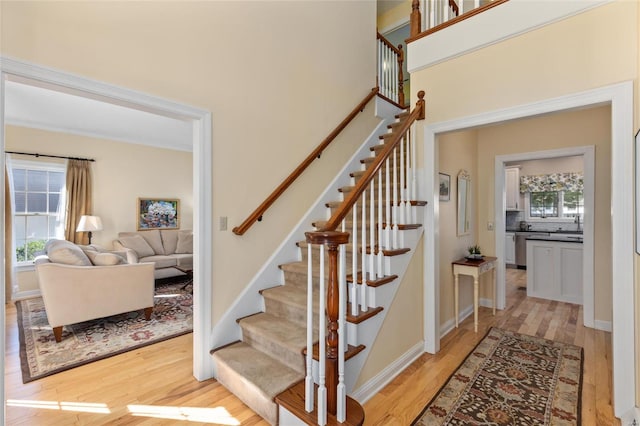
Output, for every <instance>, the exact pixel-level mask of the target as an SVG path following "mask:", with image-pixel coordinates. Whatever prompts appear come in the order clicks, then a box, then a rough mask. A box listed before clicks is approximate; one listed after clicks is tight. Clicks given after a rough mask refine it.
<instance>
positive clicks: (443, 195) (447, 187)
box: [438, 173, 451, 201]
mask: <svg viewBox="0 0 640 426" xmlns="http://www.w3.org/2000/svg"><path fill="white" fill-rule="evenodd" d="M438 174H439V175H440V184H439V185H438V187H439V190H438V191H439V193H440V201H449V200H450V199H451V176H449V175H447V174H444V173H438Z"/></svg>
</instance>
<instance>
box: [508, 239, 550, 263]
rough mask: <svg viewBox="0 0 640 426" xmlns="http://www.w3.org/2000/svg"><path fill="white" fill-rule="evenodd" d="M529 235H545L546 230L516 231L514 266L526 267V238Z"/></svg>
mask: <svg viewBox="0 0 640 426" xmlns="http://www.w3.org/2000/svg"><path fill="white" fill-rule="evenodd" d="M531 235H541V236H542V235H546V236H548V235H549V233H548V232H516V266H517V267H518V269H527V238H528V237H529V236H531Z"/></svg>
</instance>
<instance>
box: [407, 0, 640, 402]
mask: <svg viewBox="0 0 640 426" xmlns="http://www.w3.org/2000/svg"><path fill="white" fill-rule="evenodd" d="M639 9H640V6H639V4H638V2H637V1H624V0H619V1H614V2H611V3H607V4H605V5H603V6H599V7H596V8H594V9H591V10H589V11H587V12H585V13H582V14H579V15H577V16H574V17H570V18H567V19H563V20H561V21H558V22H556V23H553V24H551V25H548V26H545V27H542V28H539V29H536V30H534V31H531V32H528V33H526V34H522V35H520V36H518V37H515V38H512V39H509V40H506V41H503V42H501V43H497V44H494V45H492V46H489V47H486V48H484V49H481V50H478V51H475V52H472V53H469V54H467V55H464V56H461V57H458V58H454V59H452V60H449V61H446V62H443V63H440V64H437V65H434V66H432V67H429V68H427V69H424V70H421V71H418V72H414V73H413V74H412V75H411V86H412V87H413V88H414V89H413V90H414V92H415V91H417V90H419V89H421V90H425V91H426V94H427V95H426V99H427V118H426V120H427V122H428V123H436V122H441V121H444V120H449V119H455V118H460V117H466V116H469V115H472V114H478V113H482V112H487V111H494V110H498V109H502V108H508V107H512V106H517V105H522V104H527V103H531V102H535V101H539V100H544V99H551V98H555V97H558V96H562V95H566V94H571V93H577V92H581V91H584V90H589V89H594V88H598V87H601V86H606V85H610V84H615V83H619V82H622V81H629V80H632V81H633V82H634V87H635V97H634V98H635V99H634V105H635V114H634V120H635V121H634V123H635V129H637V128H638V126H639V125H640V116H639V114H638V111H640V87H639V86H640V84H639V83H640V81H639V78H640V75H639V74H640V55H639V49H638V45H639V39H640V37H639V29H640V10H639ZM470 75H472V76H473V78H467V77H468V76H470ZM479 82H481V83H479ZM414 96H415V94H414ZM412 102H415V98H412ZM629 136H631V135H629ZM418 158H420V157H418ZM492 170H493V167H492V168H491V173H492ZM600 177H601V175H598V176H597V177H596V180H597V181H599V180H600ZM606 179H608V177H605V180H606ZM597 185H601V183H600V182H598V183H597ZM596 190H598V189H596ZM489 208H490V209H491V212H492V211H493V206H492V205H490V206H489ZM597 238H598V237H597V236H596V240H597ZM485 240H491V238H488V237H487V236H486V235H481V236H480V242H481V244H484V241H485ZM609 241H610V240H609ZM609 257H610V256H609ZM636 271H637V269H636ZM596 279H597V280H598V278H597V277H596ZM638 293H640V278H639V277H638V273H637V272H636V294H638ZM638 299H640V296H637V300H638ZM603 305H610V302H605V303H599V304H598V307H597V311H596V316H597V317H598V318H602V317H610V313H608V312H604V311H603V310H602V308H601V307H600V306H603ZM636 323H637V325H638V327H637V328H636V330H640V315H639V318H637V320H636ZM638 346H639V347H638V348H637V350H636V359H640V358H639V357H640V337H638ZM636 383H637V385H638V386H637V387H638V388H639V390H640V371H639V372H638V377H637V380H636ZM637 394H638V395H640V392H638V393H637ZM638 402H639V403H640V401H638Z"/></svg>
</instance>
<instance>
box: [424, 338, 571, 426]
mask: <svg viewBox="0 0 640 426" xmlns="http://www.w3.org/2000/svg"><path fill="white" fill-rule="evenodd" d="M582 364H583V353H582V348H580V347H578V346H573V345H568V344H564V343H559V342H555V341H551V340H546V339H541V338H538V337H532V336H527V335H523V334H518V333H513V332H510V331H505V330H501V329H498V328H492V329H490V330H489V333H487V335H486V336H485V337H484V339H483V340H482V341H480V343H478V345H477V346H476V347H475V349H474V350H473V351H472V352H471V354H469V356H467V358H466V359H465V361H464V362H463V363H462V365H461V366H460V367H458V369H457V370H456V371H455V372H454V373H453V375H452V376H451V377H450V378H449V380H448V381H447V383H446V384H445V385H444V386H443V387H442V388H441V389H440V391H439V392H438V393H437V394H436V396H435V397H434V398H433V399H432V400H431V402H429V404H427V406H426V407H425V409H424V410H423V411H422V413H420V415H419V416H418V417H417V418H416V419H415V420H414V421H413V423H412V425H416V426H417V425H421V426H422V425H424V426H427V425H428V426H437V425H465V426H470V425H497V426H502V425H579V424H580V404H581V402H580V401H581V396H582V395H581V393H582Z"/></svg>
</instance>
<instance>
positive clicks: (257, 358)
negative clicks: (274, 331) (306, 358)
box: [212, 342, 304, 424]
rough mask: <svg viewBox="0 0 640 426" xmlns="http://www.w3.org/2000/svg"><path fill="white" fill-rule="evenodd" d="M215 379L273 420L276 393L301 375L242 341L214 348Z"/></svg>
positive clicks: (274, 422) (298, 379)
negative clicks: (216, 376)
mask: <svg viewBox="0 0 640 426" xmlns="http://www.w3.org/2000/svg"><path fill="white" fill-rule="evenodd" d="M212 357H213V358H214V360H215V361H216V364H217V366H218V381H219V382H220V383H222V385H223V386H225V387H226V388H227V389H229V390H230V391H231V392H233V393H234V394H235V395H236V396H238V398H240V400H242V401H243V402H244V403H245V404H247V405H248V406H249V407H251V409H253V410H254V411H256V412H257V413H258V414H260V415H261V416H262V417H264V418H265V419H267V420H268V421H269V422H270V423H271V424H276V422H277V418H278V414H277V412H278V407H277V405H276V403H275V402H274V399H275V397H276V396H277V395H278V394H279V393H281V392H283V391H284V390H286V389H288V388H289V387H291V386H292V385H294V384H295V383H297V382H298V381H300V380H302V379H303V378H304V374H302V373H300V372H297V371H295V370H293V369H291V368H289V367H287V366H286V365H284V364H283V363H281V362H280V361H278V360H276V359H274V358H272V357H270V356H269V355H267V354H265V353H264V352H261V351H259V350H257V349H255V348H253V347H251V346H249V345H248V344H246V343H244V342H238V343H235V344H232V345H229V346H226V347H224V348H222V349H220V350H217V351H215V352H213V354H212Z"/></svg>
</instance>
